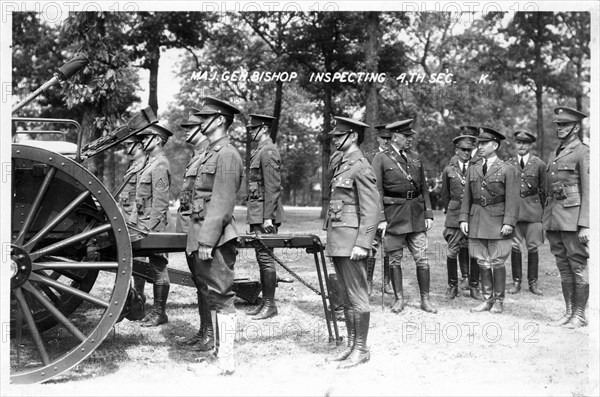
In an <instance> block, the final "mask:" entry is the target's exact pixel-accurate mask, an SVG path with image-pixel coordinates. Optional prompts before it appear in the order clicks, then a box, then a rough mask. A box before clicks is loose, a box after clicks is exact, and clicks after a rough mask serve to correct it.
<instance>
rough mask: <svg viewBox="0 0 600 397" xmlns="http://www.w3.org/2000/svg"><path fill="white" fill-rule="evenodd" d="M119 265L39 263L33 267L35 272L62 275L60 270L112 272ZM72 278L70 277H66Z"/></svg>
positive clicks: (103, 263)
mask: <svg viewBox="0 0 600 397" xmlns="http://www.w3.org/2000/svg"><path fill="white" fill-rule="evenodd" d="M118 267H119V264H118V263H117V262H73V263H70V262H38V263H34V264H33V265H32V269H33V270H54V271H55V272H57V273H60V274H63V273H61V272H60V271H59V270H66V271H71V272H70V273H72V274H73V275H74V273H73V272H72V270H111V269H117V268H118ZM66 276H67V277H70V276H69V275H66ZM80 278H81V277H80Z"/></svg>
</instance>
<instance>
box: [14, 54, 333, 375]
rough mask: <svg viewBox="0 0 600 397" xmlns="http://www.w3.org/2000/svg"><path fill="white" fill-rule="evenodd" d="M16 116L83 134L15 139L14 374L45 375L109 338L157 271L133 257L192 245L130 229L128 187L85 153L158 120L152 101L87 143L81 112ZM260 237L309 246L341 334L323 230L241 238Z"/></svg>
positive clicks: (79, 61)
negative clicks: (90, 163)
mask: <svg viewBox="0 0 600 397" xmlns="http://www.w3.org/2000/svg"><path fill="white" fill-rule="evenodd" d="M87 62H88V61H87V58H86V57H85V56H84V55H78V56H76V57H75V58H74V59H73V60H71V61H69V62H68V63H67V64H65V65H64V66H62V67H61V68H59V69H58V71H57V72H56V74H55V75H54V77H53V78H52V79H51V80H49V81H48V82H47V83H45V84H44V85H43V86H42V87H40V88H39V89H38V90H36V91H35V92H34V93H32V94H30V95H29V96H28V97H27V98H26V99H25V100H24V101H23V102H21V103H20V104H18V105H16V106H15V107H14V108H13V114H14V113H15V112H17V111H18V110H19V109H21V108H22V107H23V106H25V105H26V104H27V103H29V102H30V101H31V100H33V99H34V98H35V97H36V96H38V95H39V94H40V93H41V92H43V91H44V90H46V89H48V88H49V87H51V86H52V85H54V84H56V83H57V82H59V81H63V80H66V79H68V78H69V77H71V76H72V75H74V74H75V73H77V72H78V71H79V70H81V69H82V68H83V67H85V65H86V64H87ZM12 122H13V126H15V128H14V129H15V130H16V125H17V124H19V123H21V124H22V125H31V124H32V123H37V124H38V125H42V126H49V127H47V129H43V128H42V129H39V128H38V129H34V130H25V131H20V132H18V133H19V134H25V133H27V134H29V135H35V134H58V135H60V136H63V135H64V131H63V130H64V127H65V126H66V127H68V128H72V129H73V130H74V131H75V136H76V143H75V144H71V145H69V144H67V143H65V142H63V143H58V144H57V142H52V141H38V140H31V141H24V142H20V143H13V145H12V164H11V182H12V212H11V246H10V262H9V263H10V274H11V293H10V327H11V339H10V344H11V347H10V367H11V382H12V383H15V384H18V383H37V382H43V381H47V380H49V379H51V378H53V377H55V376H57V375H59V374H62V373H63V372H65V371H68V370H69V369H71V368H73V367H74V366H75V365H77V364H79V363H80V362H82V361H83V360H84V359H86V358H87V357H88V356H90V355H91V354H92V353H93V352H94V350H95V349H96V348H97V347H98V346H99V345H100V344H101V343H102V342H103V341H104V340H105V338H106V337H107V335H108V334H109V332H110V331H111V330H112V329H113V326H114V325H115V323H116V322H117V321H118V320H119V317H120V315H121V313H122V310H123V308H124V306H125V305H126V303H127V297H128V293H129V288H130V279H131V276H132V274H136V275H140V276H143V277H147V279H149V281H151V278H149V277H148V267H147V266H146V264H145V263H143V262H137V261H134V260H133V258H134V257H138V256H144V255H148V253H152V252H184V251H185V247H186V236H185V235H184V234H181V233H152V232H148V231H142V233H139V232H140V231H137V232H138V233H134V234H133V235H132V236H130V230H129V229H128V226H127V225H126V222H125V220H124V218H123V216H122V213H121V211H120V209H119V207H118V205H117V203H116V201H115V199H114V197H115V196H117V195H118V193H119V191H117V192H110V191H108V189H107V188H106V187H105V186H104V185H103V184H102V183H101V182H100V181H99V180H98V179H97V178H96V177H95V176H94V175H93V174H92V173H91V172H90V171H88V170H87V169H86V168H85V167H84V166H83V165H82V162H83V160H84V159H87V158H90V157H92V156H94V155H96V154H98V153H100V152H102V151H104V150H107V149H109V148H112V147H114V146H115V145H117V144H119V143H120V142H122V141H124V140H125V139H127V138H128V137H130V136H132V135H134V134H136V133H137V132H139V131H141V130H142V129H144V128H146V127H148V126H149V125H151V124H153V123H156V122H157V119H156V117H155V115H154V113H153V112H152V110H151V109H150V108H146V109H144V110H142V111H141V112H139V113H138V114H136V115H135V116H134V117H133V118H132V119H131V120H130V121H129V122H128V123H127V125H125V126H123V127H120V128H118V129H117V130H116V131H113V132H112V133H110V134H108V135H106V136H104V137H101V138H99V139H97V140H96V141H93V142H90V143H88V144H87V145H85V146H83V147H82V131H81V126H80V125H79V123H77V122H76V121H73V120H61V119H39V118H37V119H36V118H19V117H13V119H12ZM59 126H60V128H59ZM134 236H137V237H134ZM257 245H260V246H263V247H267V248H269V249H272V248H274V247H287V248H303V249H306V250H307V252H309V253H312V254H313V256H314V260H315V265H316V269H317V274H318V280H319V287H320V288H319V290H317V289H316V288H314V287H312V286H310V285H309V284H308V283H306V282H305V281H304V280H302V279H301V278H299V277H298V276H297V275H295V274H294V273H293V272H292V275H294V276H295V277H296V278H297V279H298V280H300V281H301V282H302V283H303V284H305V285H306V286H308V287H309V288H311V289H312V290H313V291H314V292H316V293H317V294H319V295H320V296H321V298H322V303H323V308H324V312H325V319H326V321H327V329H328V333H329V341H330V342H331V341H335V342H336V343H339V341H340V338H339V336H338V330H337V325H336V323H335V321H334V320H333V321H332V319H334V318H335V317H334V315H333V311H332V309H331V305H328V304H327V299H328V294H327V291H328V286H327V277H325V275H326V274H327V269H326V265H325V257H324V254H323V251H324V248H323V245H322V244H321V242H320V240H319V238H318V237H317V236H314V235H279V236H268V237H262V238H260V237H258V236H253V235H245V236H241V237H240V242H239V246H240V248H252V247H256V246H257ZM269 252H270V253H271V254H272V251H269ZM272 256H273V257H274V258H275V259H276V260H277V261H278V263H279V264H280V265H282V266H284V267H285V265H284V264H283V263H282V262H281V261H280V260H279V259H278V258H276V257H275V255H274V254H272ZM286 269H287V268H286ZM288 270H289V269H288ZM169 275H170V277H171V282H172V283H174V284H181V285H188V286H193V282H192V280H191V276H190V274H189V273H186V272H182V271H177V270H174V269H169ZM255 284H256V283H249V284H246V285H251V286H252V285H254V286H255ZM244 285H245V284H244V282H238V283H237V284H236V285H234V290H236V289H237V291H238V293H240V294H241V295H242V297H245V298H246V299H247V300H250V301H251V300H253V299H256V297H257V295H258V291H259V290H260V284H258V288H250V289H249V288H244ZM249 291H250V293H249ZM332 323H333V324H332ZM332 328H333V332H332ZM27 336H28V337H27Z"/></svg>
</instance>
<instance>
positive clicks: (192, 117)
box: [180, 108, 201, 128]
mask: <svg viewBox="0 0 600 397" xmlns="http://www.w3.org/2000/svg"><path fill="white" fill-rule="evenodd" d="M198 112H200V109H198V108H190V113H189V114H188V118H187V120H186V121H184V122H183V123H181V124H180V125H181V126H182V127H183V128H188V127H194V126H197V125H200V124H201V122H200V118H199V117H198V116H196V114H197V113H198Z"/></svg>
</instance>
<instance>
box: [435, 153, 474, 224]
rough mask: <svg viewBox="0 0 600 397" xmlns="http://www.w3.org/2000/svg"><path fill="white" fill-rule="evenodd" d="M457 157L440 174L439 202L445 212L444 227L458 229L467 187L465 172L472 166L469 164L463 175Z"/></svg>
mask: <svg viewBox="0 0 600 397" xmlns="http://www.w3.org/2000/svg"><path fill="white" fill-rule="evenodd" d="M460 162H461V161H460V159H459V158H458V156H454V157H452V159H450V163H449V164H448V165H447V166H446V168H444V171H443V172H442V192H441V202H442V207H443V208H444V211H445V212H446V221H445V223H444V226H445V227H453V228H458V227H460V207H461V203H462V201H463V198H464V195H465V186H466V185H467V175H466V174H467V172H468V171H469V168H470V167H471V166H472V165H473V163H472V162H470V161H468V162H469V165H468V166H467V169H466V171H465V174H464V175H463V173H462V171H461V168H460V167H461V164H460Z"/></svg>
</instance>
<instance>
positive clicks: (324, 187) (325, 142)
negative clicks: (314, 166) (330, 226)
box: [321, 84, 332, 219]
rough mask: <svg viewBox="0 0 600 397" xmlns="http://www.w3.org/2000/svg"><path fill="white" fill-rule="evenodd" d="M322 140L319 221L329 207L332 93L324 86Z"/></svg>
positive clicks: (329, 88)
mask: <svg viewBox="0 0 600 397" xmlns="http://www.w3.org/2000/svg"><path fill="white" fill-rule="evenodd" d="M323 94H324V95H323V97H324V98H323V139H321V150H322V153H323V157H322V158H321V168H322V170H323V172H322V173H321V181H322V182H321V219H325V215H326V214H327V206H328V205H329V179H330V175H329V172H327V169H328V168H329V157H331V138H330V137H329V135H327V133H328V132H329V130H330V129H331V112H332V103H331V100H332V92H331V86H330V85H329V84H326V85H325V86H324V90H323Z"/></svg>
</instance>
